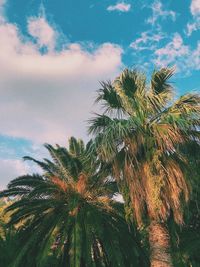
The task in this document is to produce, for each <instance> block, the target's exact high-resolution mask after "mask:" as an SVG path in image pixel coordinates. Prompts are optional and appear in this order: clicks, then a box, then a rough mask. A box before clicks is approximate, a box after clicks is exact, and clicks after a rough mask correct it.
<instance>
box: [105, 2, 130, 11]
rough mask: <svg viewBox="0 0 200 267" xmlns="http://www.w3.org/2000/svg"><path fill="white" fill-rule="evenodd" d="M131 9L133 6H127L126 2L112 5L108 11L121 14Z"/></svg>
mask: <svg viewBox="0 0 200 267" xmlns="http://www.w3.org/2000/svg"><path fill="white" fill-rule="evenodd" d="M130 9H131V4H127V3H125V2H119V3H117V4H116V5H110V6H108V7H107V10H108V11H120V12H128V11H130Z"/></svg>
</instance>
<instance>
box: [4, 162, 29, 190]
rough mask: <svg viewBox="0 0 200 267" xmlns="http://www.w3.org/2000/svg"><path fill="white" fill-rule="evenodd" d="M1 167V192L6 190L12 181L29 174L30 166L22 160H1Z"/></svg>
mask: <svg viewBox="0 0 200 267" xmlns="http://www.w3.org/2000/svg"><path fill="white" fill-rule="evenodd" d="M0 166H1V177H0V190H2V189H5V187H6V185H7V183H8V182H9V181H10V180H12V179H14V178H16V177H18V176H20V175H24V174H27V173H28V172H29V167H28V165H26V163H25V162H23V161H21V160H11V159H0Z"/></svg>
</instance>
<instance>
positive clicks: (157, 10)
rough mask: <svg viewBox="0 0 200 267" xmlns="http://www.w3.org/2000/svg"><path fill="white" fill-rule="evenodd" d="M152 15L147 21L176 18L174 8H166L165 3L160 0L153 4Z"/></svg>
mask: <svg viewBox="0 0 200 267" xmlns="http://www.w3.org/2000/svg"><path fill="white" fill-rule="evenodd" d="M151 9H152V16H151V17H150V18H148V19H147V23H149V24H155V23H156V22H157V21H158V20H159V19H166V18H170V19H171V20H173V21H175V20H176V13H175V12H174V11H172V10H164V9H163V5H162V3H161V2H160V1H159V0H156V1H155V2H154V3H153V4H152V6H151Z"/></svg>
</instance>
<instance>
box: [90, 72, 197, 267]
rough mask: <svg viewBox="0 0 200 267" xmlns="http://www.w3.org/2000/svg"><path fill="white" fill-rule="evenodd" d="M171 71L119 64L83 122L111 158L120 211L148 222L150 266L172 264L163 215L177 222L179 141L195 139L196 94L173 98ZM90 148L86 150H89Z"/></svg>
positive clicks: (184, 193)
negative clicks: (98, 107) (97, 109)
mask: <svg viewBox="0 0 200 267" xmlns="http://www.w3.org/2000/svg"><path fill="white" fill-rule="evenodd" d="M173 74H174V70H173V69H170V68H163V69H161V70H158V71H154V72H153V74H152V77H151V81H150V84H148V83H147V82H146V77H145V75H144V74H143V73H140V72H138V71H136V70H128V69H125V70H124V71H123V72H122V73H121V74H120V75H119V77H117V78H116V79H115V80H114V81H113V83H111V82H102V83H101V86H102V88H101V89H100V90H99V91H98V97H97V99H96V101H97V102H101V103H102V106H103V108H104V112H103V114H96V116H95V117H94V118H93V119H91V120H90V121H89V123H90V127H89V133H93V134H95V135H96V139H95V140H96V144H95V146H94V148H95V149H97V151H98V154H99V157H100V158H102V159H103V160H106V161H107V162H109V163H112V166H113V168H112V169H113V176H114V177H116V179H117V182H118V185H119V188H120V190H121V192H122V194H123V196H124V200H125V204H126V211H127V214H128V215H131V217H132V219H135V220H136V221H137V223H138V225H139V226H141V225H142V224H144V223H148V225H149V228H148V232H149V244H150V251H151V266H152V267H156V266H159V267H161V266H163V267H165V266H166V267H167V266H172V265H173V263H172V257H171V255H170V237H169V232H168V229H167V223H166V222H167V220H168V218H169V217H170V216H173V218H174V220H175V222H176V223H178V224H182V223H183V208H184V204H185V203H187V202H188V200H189V196H190V186H189V183H188V181H187V178H186V176H185V171H184V168H186V165H187V158H186V157H183V156H182V154H181V152H180V150H179V146H180V145H184V144H186V143H188V142H190V141H191V140H193V141H194V142H195V143H197V142H199V141H200V140H199V139H200V133H199V126H200V96H199V95H198V94H185V95H183V96H181V97H180V98H177V99H175V98H174V89H173V87H172V85H171V84H170V83H169V79H170V78H171V77H172V76H173ZM91 152H92V150H91Z"/></svg>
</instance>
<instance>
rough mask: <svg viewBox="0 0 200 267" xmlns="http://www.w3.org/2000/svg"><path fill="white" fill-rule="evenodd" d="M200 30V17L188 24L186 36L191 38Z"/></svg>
mask: <svg viewBox="0 0 200 267" xmlns="http://www.w3.org/2000/svg"><path fill="white" fill-rule="evenodd" d="M199 29H200V17H199V18H198V19H195V20H194V21H193V22H189V23H187V26H186V31H185V33H186V35H187V36H191V35H192V33H193V32H195V31H198V30H199Z"/></svg>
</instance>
